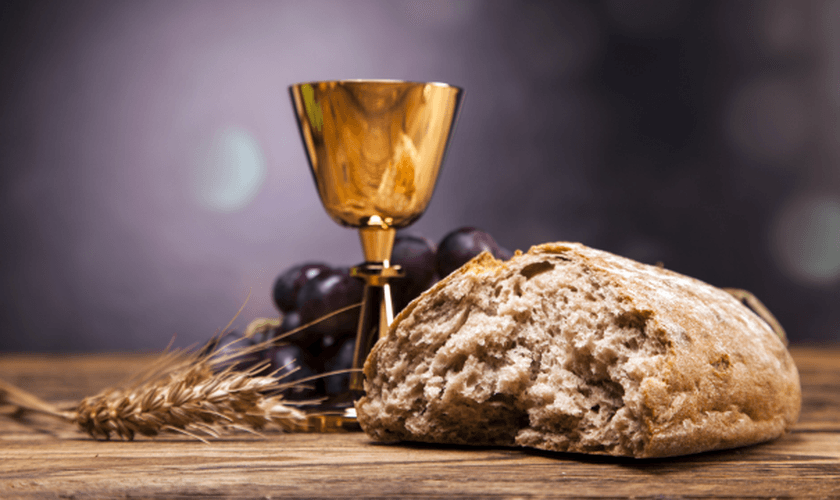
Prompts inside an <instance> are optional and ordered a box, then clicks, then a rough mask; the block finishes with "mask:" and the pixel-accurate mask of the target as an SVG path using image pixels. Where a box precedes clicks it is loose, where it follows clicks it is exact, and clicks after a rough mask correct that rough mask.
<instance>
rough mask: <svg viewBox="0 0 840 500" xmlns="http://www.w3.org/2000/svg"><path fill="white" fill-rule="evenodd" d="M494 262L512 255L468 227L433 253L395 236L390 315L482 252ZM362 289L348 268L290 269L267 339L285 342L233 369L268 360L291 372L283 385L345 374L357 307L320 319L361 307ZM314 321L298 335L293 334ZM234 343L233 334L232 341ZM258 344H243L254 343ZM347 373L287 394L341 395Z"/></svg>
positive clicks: (281, 282)
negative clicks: (396, 271)
mask: <svg viewBox="0 0 840 500" xmlns="http://www.w3.org/2000/svg"><path fill="white" fill-rule="evenodd" d="M485 250H486V251H488V252H490V253H491V254H493V256H494V257H496V258H499V259H505V260H506V259H509V258H510V257H511V253H510V252H509V251H507V250H506V249H504V248H502V247H500V246H499V245H498V243H496V241H495V240H494V239H493V237H492V236H490V235H489V234H488V233H486V232H484V231H481V230H479V229H476V228H474V227H463V228H460V229H457V230H455V231H452V232H451V233H449V234H447V235H446V236H445V237H444V238H443V240H441V242H440V244H439V245H438V246H437V247H436V246H435V245H434V243H432V242H431V241H429V240H428V239H426V238H424V237H422V236H417V235H413V234H408V233H399V234H397V235H396V238H395V239H394V248H393V252H392V254H391V264H392V265H399V266H401V267H402V269H403V271H404V273H405V274H404V276H403V277H402V278H397V279H394V280H393V281H392V282H391V293H392V298H393V301H394V310H395V312H399V311H401V310H402V309H403V308H405V306H407V305H408V303H409V302H411V301H412V300H414V299H415V298H417V297H418V296H419V295H420V294H421V293H423V292H424V291H425V290H427V289H428V288H429V287H431V286H432V285H434V284H435V283H436V282H437V281H438V280H439V279H440V278H441V277H443V276H446V275H448V274H449V273H451V272H452V271H454V270H456V269H458V268H459V267H461V266H462V265H464V264H465V263H466V262H468V261H469V260H470V259H472V258H473V257H475V256H476V255H478V254H480V253H481V252H483V251H485ZM363 291H364V283H363V282H362V281H361V280H360V279H358V278H354V277H352V276H350V270H349V268H346V267H333V266H330V265H329V264H325V263H322V262H310V263H303V264H299V265H296V266H293V267H291V268H289V269H287V270H285V271H284V272H283V273H281V274H280V275H279V276H278V277H277V280H276V281H275V283H274V288H273V299H274V304H275V306H276V307H277V309H278V310H279V311H280V313H281V316H282V323H281V325H280V327H279V328H277V329H275V330H274V331H272V332H269V333H268V335H270V336H275V337H276V336H281V335H284V338H283V344H284V345H281V346H278V347H272V348H271V349H269V350H268V351H266V352H262V353H255V354H252V355H248V356H246V357H244V359H237V360H233V361H232V362H233V363H236V367H237V368H245V367H248V366H252V365H253V363H258V362H262V361H265V360H268V361H269V362H270V369H280V370H281V373H284V372H285V373H289V372H291V371H293V370H294V369H295V368H297V370H296V371H294V373H291V374H289V375H288V378H287V379H286V380H288V381H290V382H291V381H295V380H301V379H303V378H306V377H311V376H312V375H314V374H318V373H328V372H332V371H336V370H343V369H348V368H351V365H352V363H353V349H354V347H355V339H356V328H357V325H358V322H359V313H360V309H359V308H353V309H350V310H348V311H344V312H342V313H339V314H337V315H335V316H332V317H330V318H329V319H327V320H323V321H317V322H316V320H319V319H320V318H322V317H323V316H325V315H327V314H329V313H331V312H334V311H336V310H338V309H341V308H343V307H346V306H349V305H352V304H356V303H358V302H361V300H362V294H363ZM312 322H315V323H314V324H312V325H311V326H309V327H307V328H305V329H302V330H301V331H298V332H295V333H292V334H289V333H288V332H292V331H293V330H295V329H297V328H299V327H301V326H303V325H306V324H309V323H312ZM235 338H237V335H236V334H231V338H230V339H227V340H226V339H223V341H227V342H231V341H233V340H234V339H235ZM262 340H264V339H249V341H250V342H259V341H262ZM348 380H349V374H340V375H331V376H327V377H323V378H318V379H317V380H313V381H312V382H308V383H307V384H306V385H307V387H305V388H298V389H296V390H295V391H293V393H292V394H290V395H289V397H291V398H292V399H295V398H299V399H312V398H316V397H321V396H325V395H334V394H339V393H341V392H342V391H343V390H345V389H346V387H347V384H348Z"/></svg>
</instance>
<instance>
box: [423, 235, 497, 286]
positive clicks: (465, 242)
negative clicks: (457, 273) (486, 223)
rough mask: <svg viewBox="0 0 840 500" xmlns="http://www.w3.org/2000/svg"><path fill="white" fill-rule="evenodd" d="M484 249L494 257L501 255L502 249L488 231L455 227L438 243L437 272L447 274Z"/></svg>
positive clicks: (442, 274) (442, 275)
mask: <svg viewBox="0 0 840 500" xmlns="http://www.w3.org/2000/svg"><path fill="white" fill-rule="evenodd" d="M485 250H486V251H488V252H490V253H491V254H493V256H494V257H496V258H500V257H502V256H503V254H502V252H503V250H502V249H501V247H499V244H498V243H496V240H494V239H493V237H492V236H490V235H489V234H488V233H486V232H484V231H482V230H480V229H476V228H474V227H462V228H460V229H456V230H455V231H452V232H451V233H449V234H447V235H446V236H445V237H444V238H443V240H442V241H441V242H440V245H438V252H437V272H438V274H439V275H440V276H441V277H444V276H448V275H449V273H451V272H452V271H454V270H456V269H458V268H459V267H461V266H463V265H464V264H466V263H467V262H469V261H470V259H472V258H473V257H475V256H476V255H478V254H480V253H481V252H483V251H485ZM507 254H510V252H507Z"/></svg>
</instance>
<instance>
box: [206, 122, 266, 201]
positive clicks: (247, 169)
mask: <svg viewBox="0 0 840 500" xmlns="http://www.w3.org/2000/svg"><path fill="white" fill-rule="evenodd" d="M193 173H194V175H193V190H194V193H195V196H196V200H197V201H198V203H199V204H200V205H201V206H202V207H204V208H207V209H210V210H214V211H218V212H235V211H237V210H239V209H241V208H243V207H245V206H246V205H247V204H248V203H249V202H250V201H251V200H253V199H254V197H255V196H256V194H257V192H258V191H259V188H260V186H261V185H262V183H263V181H264V180H265V173H266V172H265V159H264V157H263V154H262V150H261V149H260V146H259V143H257V140H256V139H255V138H254V137H253V136H252V135H251V134H250V133H248V132H247V131H245V130H243V129H241V128H239V127H227V128H224V129H222V130H220V131H219V132H217V133H216V134H215V136H214V137H213V139H212V141H210V144H209V146H208V147H206V148H204V150H203V151H202V154H200V155H199V161H198V163H197V165H196V166H195V169H194V172H193Z"/></svg>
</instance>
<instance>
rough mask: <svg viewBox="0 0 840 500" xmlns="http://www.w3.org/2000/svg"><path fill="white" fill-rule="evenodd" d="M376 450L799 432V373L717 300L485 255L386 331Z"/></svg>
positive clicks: (692, 288) (769, 340)
mask: <svg viewBox="0 0 840 500" xmlns="http://www.w3.org/2000/svg"><path fill="white" fill-rule="evenodd" d="M365 376H366V384H365V388H366V396H365V397H363V398H361V400H360V401H358V402H357V404H356V410H357V414H358V419H359V423H360V424H361V426H362V428H363V429H364V430H365V432H366V433H367V434H368V435H369V436H371V437H372V438H373V439H376V440H383V441H395V440H409V441H426V442H438V443H459V444H472V445H519V446H528V447H534V448H540V449H545V450H553V451H563V452H578V453H595V454H609V455H619V456H633V457H663V456H673V455H684V454H690V453H697V452H702V451H707V450H714V449H722V448H731V447H736V446H743V445H748V444H754V443H759V442H762V441H767V440H770V439H774V438H777V437H779V436H781V435H782V434H783V433H784V432H785V431H786V430H789V429H790V428H791V427H792V426H793V424H794V423H795V422H796V420H797V418H798V415H799V409H800V405H801V392H800V386H799V375H798V372H797V370H796V366H795V365H794V363H793V360H792V359H791V357H790V354H789V353H788V351H787V349H786V348H785V346H784V344H783V343H782V342H781V340H780V339H779V338H778V336H777V335H776V334H775V333H774V332H773V331H772V329H771V328H770V327H768V325H767V324H766V323H765V322H764V321H762V320H761V319H760V318H759V317H757V316H756V315H755V314H754V313H753V312H752V311H750V310H749V309H748V308H746V307H745V306H744V305H742V304H741V303H740V302H739V301H738V300H736V299H734V298H733V297H732V296H730V295H729V294H728V293H726V292H725V291H723V290H721V289H718V288H715V287H712V286H710V285H708V284H706V283H703V282H701V281H699V280H696V279H693V278H690V277H687V276H683V275H680V274H678V273H675V272H672V271H669V270H666V269H662V268H659V267H654V266H648V265H644V264H641V263H638V262H635V261H632V260H630V259H626V258H623V257H619V256H617V255H613V254H610V253H607V252H603V251H599V250H595V249H592V248H588V247H586V246H584V245H581V244H577V243H551V244H545V245H539V246H536V247H533V248H531V249H530V250H529V251H528V252H527V253H525V254H523V253H521V252H517V254H516V256H514V257H513V258H512V259H511V260H510V261H508V262H504V263H503V262H501V261H498V260H495V259H494V258H492V257H491V256H490V255H489V254H486V253H485V254H482V255H480V256H478V257H476V258H475V259H473V260H472V261H471V262H469V263H468V264H466V265H465V266H464V267H462V268H461V269H459V270H458V271H455V272H454V273H452V274H451V275H449V276H448V277H446V278H445V279H443V280H441V281H440V282H439V283H437V284H436V285H435V286H434V287H432V289H430V290H428V291H427V292H425V293H424V294H423V295H421V296H420V297H419V298H418V299H417V300H415V301H414V302H412V303H411V304H410V305H409V306H408V307H407V308H406V309H405V310H403V311H402V312H401V313H400V314H399V315H398V316H397V318H396V319H395V321H394V323H393V324H392V326H391V328H390V329H389V331H388V332H387V333H386V334H385V335H383V336H382V338H381V339H380V340H379V341H378V342H377V344H376V345H375V346H374V348H373V350H372V352H371V354H370V356H369V357H368V360H367V362H366V364H365Z"/></svg>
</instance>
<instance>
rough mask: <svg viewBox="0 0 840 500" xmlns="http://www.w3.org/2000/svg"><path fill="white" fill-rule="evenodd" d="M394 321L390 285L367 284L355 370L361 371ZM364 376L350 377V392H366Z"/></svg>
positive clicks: (357, 340) (355, 354)
mask: <svg viewBox="0 0 840 500" xmlns="http://www.w3.org/2000/svg"><path fill="white" fill-rule="evenodd" d="M393 321H394V305H393V300H392V299H391V286H390V285H389V284H388V283H384V284H381V285H375V284H371V283H367V284H365V292H364V299H363V302H362V311H361V314H360V315H359V327H358V330H357V331H356V347H355V349H354V351H353V368H354V369H358V370H361V369H362V368H363V367H364V364H365V359H366V358H367V356H368V354H369V353H370V350H371V348H373V344H374V342H376V339H377V338H378V337H379V334H380V332H382V333H384V332H386V331H387V330H388V325H390V324H391V323H392V322H393ZM364 379H365V377H364V374H363V373H362V372H361V371H354V372H353V373H351V375H350V390H351V391H354V392H362V391H364V389H365V387H364Z"/></svg>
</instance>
